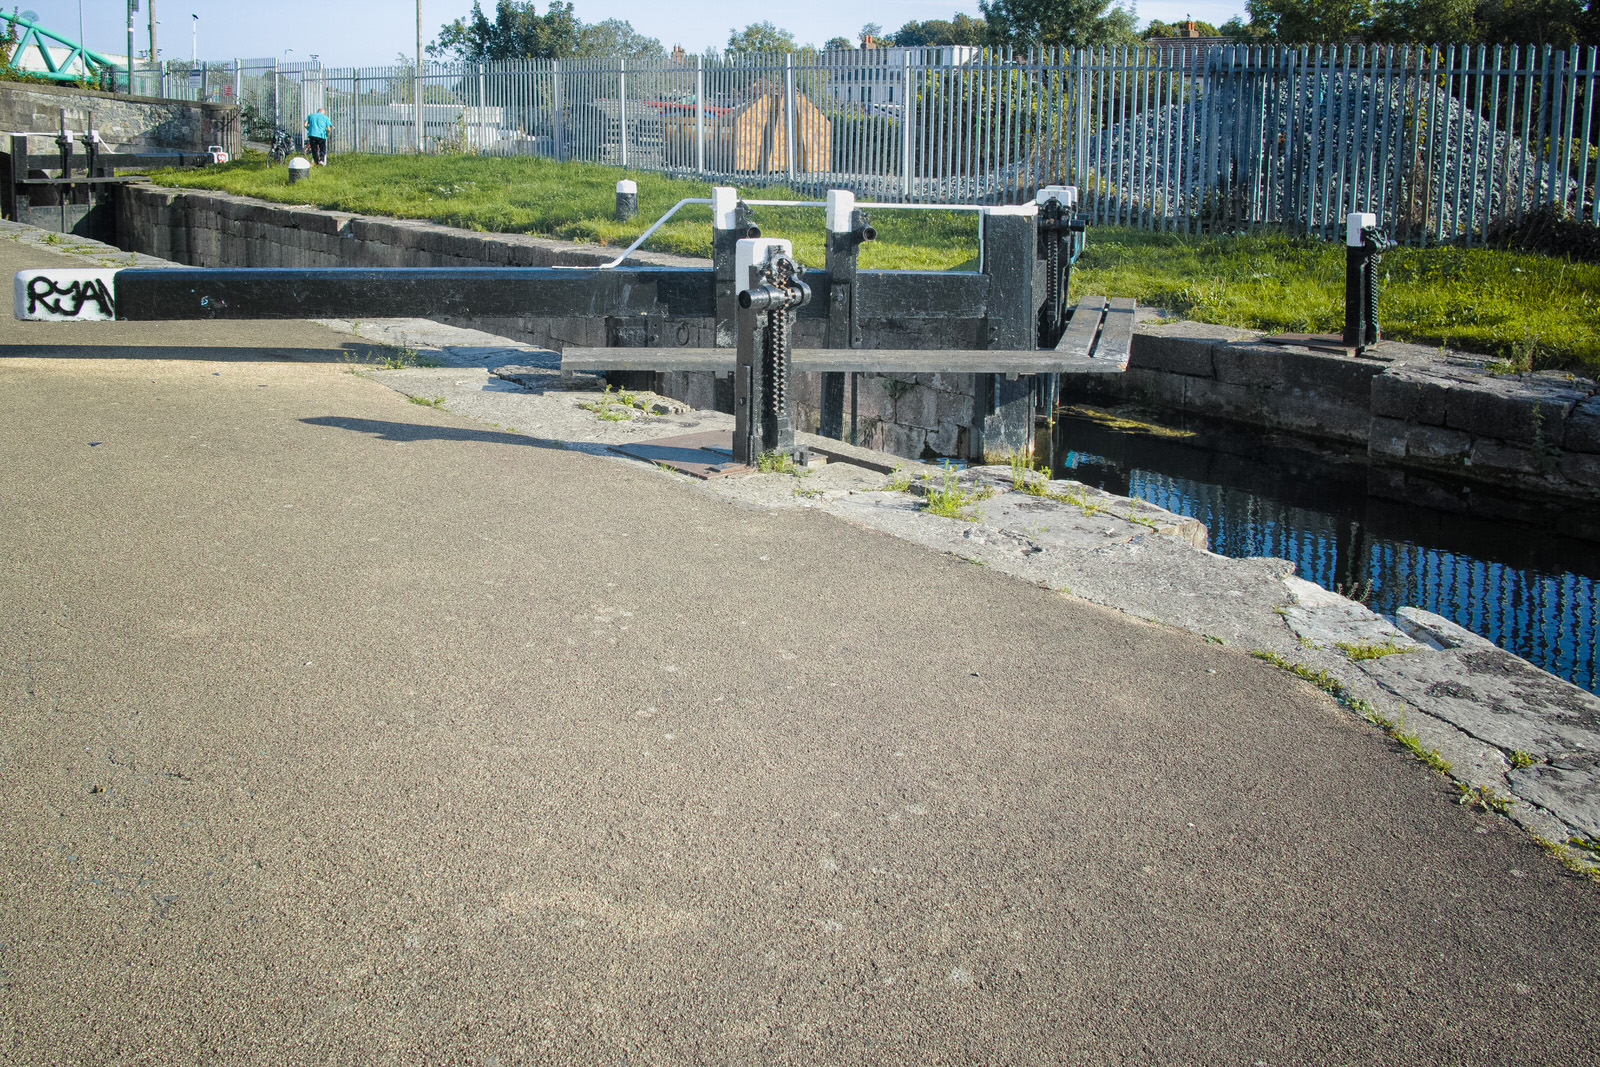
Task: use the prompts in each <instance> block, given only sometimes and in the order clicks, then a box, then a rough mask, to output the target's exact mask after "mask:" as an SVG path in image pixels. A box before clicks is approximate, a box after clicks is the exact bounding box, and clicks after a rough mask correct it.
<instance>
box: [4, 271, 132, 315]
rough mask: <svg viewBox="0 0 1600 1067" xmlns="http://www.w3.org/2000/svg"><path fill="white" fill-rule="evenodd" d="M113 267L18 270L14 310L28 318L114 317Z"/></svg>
mask: <svg viewBox="0 0 1600 1067" xmlns="http://www.w3.org/2000/svg"><path fill="white" fill-rule="evenodd" d="M116 276H117V272H116V271H114V270H19V271H17V277H16V287H15V289H14V295H15V302H14V306H15V311H16V316H17V318H19V319H24V320H27V321H29V322H106V321H110V320H113V319H115V318H116V317H117V304H116V297H115V296H114V295H113V294H115V292H116V287H115V283H114V282H113V279H114V278H115V277H116Z"/></svg>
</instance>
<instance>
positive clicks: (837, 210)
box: [827, 189, 856, 233]
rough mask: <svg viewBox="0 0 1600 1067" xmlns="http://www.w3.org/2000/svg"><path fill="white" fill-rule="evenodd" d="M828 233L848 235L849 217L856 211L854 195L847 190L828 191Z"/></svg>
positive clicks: (849, 227) (849, 228)
mask: <svg viewBox="0 0 1600 1067" xmlns="http://www.w3.org/2000/svg"><path fill="white" fill-rule="evenodd" d="M827 204H828V232H829V233H849V232H850V230H851V226H850V216H851V215H853V214H854V213H855V210H856V194H855V193H852V192H850V191H849V190H848V189H829V190H828V198H827Z"/></svg>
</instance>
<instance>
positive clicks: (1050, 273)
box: [1034, 185, 1089, 426]
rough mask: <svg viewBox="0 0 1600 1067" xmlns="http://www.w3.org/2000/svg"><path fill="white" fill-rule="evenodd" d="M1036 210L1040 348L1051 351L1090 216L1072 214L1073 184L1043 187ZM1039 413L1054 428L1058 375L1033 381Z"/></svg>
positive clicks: (1061, 328)
mask: <svg viewBox="0 0 1600 1067" xmlns="http://www.w3.org/2000/svg"><path fill="white" fill-rule="evenodd" d="M1034 203H1035V204H1037V205H1038V207H1039V249H1038V256H1039V259H1040V260H1042V261H1043V263H1044V303H1043V304H1041V305H1039V347H1040V348H1044V349H1054V348H1055V347H1056V345H1057V344H1059V343H1060V342H1061V335H1062V334H1064V333H1066V330H1067V320H1069V319H1070V318H1071V317H1072V309H1071V306H1070V302H1071V297H1070V290H1071V288H1072V265H1073V264H1074V263H1076V262H1077V261H1078V256H1079V254H1080V253H1082V251H1083V243H1084V231H1085V230H1086V229H1087V228H1088V226H1089V216H1087V215H1079V214H1077V213H1076V212H1075V210H1074V209H1075V208H1077V206H1078V190H1077V187H1076V186H1072V185H1046V186H1044V187H1043V188H1042V189H1040V190H1039V192H1038V193H1037V194H1036V195H1035V196H1034ZM1035 392H1036V394H1037V395H1036V397H1035V400H1036V402H1037V403H1038V406H1039V411H1040V414H1042V415H1043V416H1044V418H1045V420H1046V421H1047V422H1049V424H1050V425H1052V426H1054V425H1055V415H1056V402H1057V400H1058V399H1059V398H1060V395H1061V375H1059V374H1047V375H1042V376H1040V377H1039V378H1037V379H1036V389H1035Z"/></svg>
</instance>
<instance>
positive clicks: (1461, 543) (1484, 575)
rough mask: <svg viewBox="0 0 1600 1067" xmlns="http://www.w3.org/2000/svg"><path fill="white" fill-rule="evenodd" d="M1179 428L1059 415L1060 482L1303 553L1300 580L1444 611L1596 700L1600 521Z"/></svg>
mask: <svg viewBox="0 0 1600 1067" xmlns="http://www.w3.org/2000/svg"><path fill="white" fill-rule="evenodd" d="M1170 425H1171V426H1173V427H1174V428H1179V429H1182V430H1185V431H1187V432H1191V433H1192V434H1193V436H1189V437H1182V438H1169V437H1160V436H1153V435H1151V434H1148V433H1140V432H1127V431H1122V430H1116V429H1111V428H1108V427H1106V426H1105V425H1102V424H1101V423H1099V422H1095V421H1090V420H1088V419H1083V418H1076V417H1071V416H1068V417H1066V418H1063V419H1061V420H1059V421H1058V423H1057V427H1056V432H1055V437H1054V449H1055V458H1054V466H1055V473H1056V476H1057V477H1063V478H1074V479H1076V480H1078V481H1081V482H1085V483H1087V484H1090V485H1094V486H1098V487H1100V488H1103V489H1106V490H1108V491H1110V492H1114V493H1119V494H1122V495H1124V496H1136V497H1139V498H1140V499H1143V500H1148V501H1149V502H1151V503H1153V504H1157V505H1159V506H1160V507H1163V508H1166V509H1167V510H1169V511H1174V512H1178V513H1180V514H1183V515H1188V516H1191V517H1193V518H1196V519H1199V520H1200V521H1201V522H1203V523H1205V524H1206V529H1208V530H1209V531H1210V533H1211V550H1212V551H1213V552H1217V553H1219V554H1221V555H1225V556H1235V557H1245V556H1278V557H1281V558H1283V559H1288V560H1292V561H1293V562H1294V564H1295V566H1296V573H1298V574H1299V575H1300V577H1302V578H1305V579H1308V580H1310V581H1313V582H1316V583H1317V584H1318V585H1321V586H1324V587H1326V588H1329V589H1335V588H1337V589H1340V590H1341V591H1345V592H1346V593H1347V595H1349V594H1350V591H1352V590H1356V591H1358V592H1365V591H1366V590H1368V589H1369V588H1370V598H1369V599H1368V600H1367V603H1368V604H1369V606H1371V607H1372V609H1373V610H1374V611H1377V612H1379V613H1381V614H1391V615H1392V614H1393V612H1394V611H1395V609H1397V608H1400V607H1404V606H1407V605H1410V606H1415V607H1420V608H1424V609H1426V610H1428V611H1432V612H1434V613H1436V614H1439V615H1443V616H1444V617H1445V618H1448V619H1450V620H1452V621H1454V622H1456V623H1458V624H1459V625H1461V626H1464V627H1466V628H1467V629H1469V630H1471V631H1473V632H1474V633H1477V634H1480V635H1482V636H1483V637H1486V638H1488V639H1489V640H1491V641H1493V642H1495V643H1496V644H1497V645H1499V646H1500V647H1502V648H1505V649H1507V650H1508V651H1511V652H1514V653H1516V654H1517V655H1519V656H1522V657H1523V658H1524V659H1527V660H1529V661H1530V662H1533V663H1536V664H1538V665H1539V666H1540V667H1543V668H1544V669H1545V670H1547V671H1549V672H1551V673H1552V674H1555V675H1558V676H1560V677H1562V678H1565V679H1567V680H1569V681H1571V682H1573V683H1575V684H1577V685H1580V686H1582V687H1583V688H1585V689H1587V690H1589V691H1590V692H1600V637H1597V635H1600V540H1596V539H1597V538H1600V521H1597V519H1596V517H1594V516H1590V515H1580V514H1578V513H1576V512H1574V511H1573V510H1572V509H1570V508H1560V507H1555V508H1548V509H1546V508H1543V507H1541V506H1538V505H1534V504H1532V503H1530V502H1528V501H1520V500H1516V499H1512V498H1509V497H1503V496H1501V497H1497V496H1494V495H1492V494H1488V493H1484V492H1483V491H1481V490H1465V491H1463V488H1462V487H1453V486H1442V485H1437V484H1435V485H1422V486H1420V487H1419V485H1418V484H1417V480H1416V479H1412V480H1411V482H1410V484H1409V485H1407V486H1405V487H1404V488H1401V487H1400V486H1399V484H1398V483H1399V482H1401V481H1402V480H1403V476H1402V475H1400V474H1399V473H1398V472H1394V471H1390V470H1385V469H1381V468H1372V467H1369V466H1368V465H1367V464H1365V463H1364V462H1353V461H1348V460H1342V459H1341V457H1339V456H1337V455H1328V454H1314V453H1312V452H1308V451H1306V450H1305V449H1303V448H1301V447H1292V446H1289V445H1287V444H1285V443H1283V442H1282V441H1280V440H1277V439H1274V438H1271V437H1266V436H1258V435H1253V434H1249V433H1241V432H1240V431H1238V430H1237V429H1236V428H1232V427H1228V426H1225V425H1223V424H1219V423H1215V422H1211V421H1209V420H1188V419H1185V420H1183V421H1182V422H1172V423H1171V424H1170ZM1396 496H1406V497H1409V498H1410V499H1409V500H1406V499H1395V497H1396ZM1419 496H1421V497H1422V498H1423V499H1424V500H1425V501H1427V502H1418V497H1419ZM1432 505H1437V506H1432ZM1563 531H1566V532H1563ZM1574 533H1576V534H1579V535H1580V536H1573V534H1574Z"/></svg>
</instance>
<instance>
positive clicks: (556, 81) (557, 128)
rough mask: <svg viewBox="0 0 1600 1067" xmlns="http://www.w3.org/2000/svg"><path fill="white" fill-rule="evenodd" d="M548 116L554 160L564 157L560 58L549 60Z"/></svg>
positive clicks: (558, 160)
mask: <svg viewBox="0 0 1600 1067" xmlns="http://www.w3.org/2000/svg"><path fill="white" fill-rule="evenodd" d="M550 118H551V129H550V137H551V142H552V144H551V147H552V148H554V149H555V157H556V161H557V162H560V161H561V160H563V159H565V158H566V146H565V137H564V134H565V127H564V124H563V123H562V116H561V60H559V59H552V60H551V61H550Z"/></svg>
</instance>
